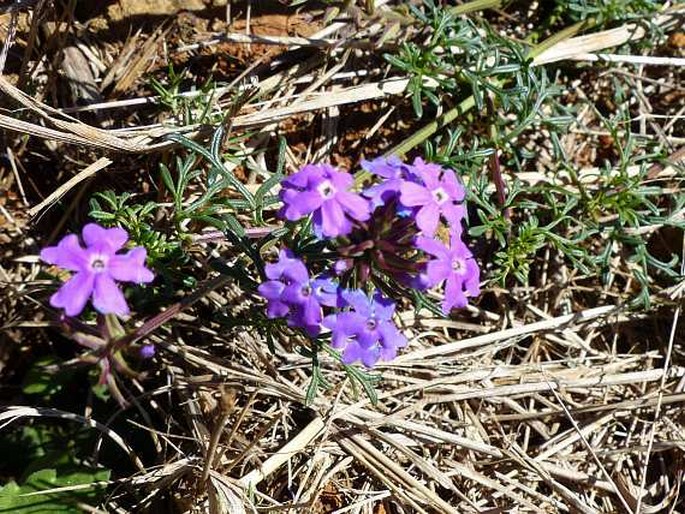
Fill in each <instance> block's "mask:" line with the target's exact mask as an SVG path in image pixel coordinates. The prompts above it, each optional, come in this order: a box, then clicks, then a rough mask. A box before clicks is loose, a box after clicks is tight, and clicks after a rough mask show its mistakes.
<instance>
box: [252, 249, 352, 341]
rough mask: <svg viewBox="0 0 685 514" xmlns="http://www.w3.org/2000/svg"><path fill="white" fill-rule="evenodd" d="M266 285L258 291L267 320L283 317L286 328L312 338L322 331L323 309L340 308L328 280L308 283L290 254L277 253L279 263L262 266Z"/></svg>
mask: <svg viewBox="0 0 685 514" xmlns="http://www.w3.org/2000/svg"><path fill="white" fill-rule="evenodd" d="M264 271H265V274H266V276H267V278H269V279H270V280H267V281H266V282H264V283H262V284H260V285H259V287H258V288H257V290H258V291H259V294H260V295H262V296H263V297H264V298H266V300H267V310H266V313H267V316H268V317H269V318H272V319H273V318H281V317H286V318H287V322H288V325H289V326H292V327H299V328H303V329H305V330H306V331H307V333H308V334H309V335H311V336H316V335H318V334H319V332H320V331H321V321H322V319H323V313H322V307H323V306H327V307H335V306H336V305H338V304H339V298H338V286H337V284H335V283H334V282H333V281H332V280H330V279H328V278H317V279H313V280H312V279H311V278H310V276H309V271H308V270H307V267H306V266H305V264H304V262H302V260H300V259H298V258H296V257H294V256H293V254H292V252H291V251H290V250H287V249H284V250H281V251H280V253H279V260H278V261H277V262H276V263H274V264H267V265H266V266H265V269H264Z"/></svg>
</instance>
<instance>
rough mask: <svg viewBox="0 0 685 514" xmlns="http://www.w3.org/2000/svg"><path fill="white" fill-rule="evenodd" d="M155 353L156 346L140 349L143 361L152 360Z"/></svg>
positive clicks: (150, 345)
mask: <svg viewBox="0 0 685 514" xmlns="http://www.w3.org/2000/svg"><path fill="white" fill-rule="evenodd" d="M155 352H156V350H155V345H154V344H144V345H143V346H141V347H140V357H141V358H142V359H152V357H154V356H155Z"/></svg>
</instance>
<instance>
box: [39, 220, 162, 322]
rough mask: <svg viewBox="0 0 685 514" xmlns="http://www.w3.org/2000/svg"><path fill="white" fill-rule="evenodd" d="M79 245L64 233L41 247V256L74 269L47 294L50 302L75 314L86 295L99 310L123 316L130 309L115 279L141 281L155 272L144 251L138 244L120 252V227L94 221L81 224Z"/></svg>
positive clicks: (124, 238)
mask: <svg viewBox="0 0 685 514" xmlns="http://www.w3.org/2000/svg"><path fill="white" fill-rule="evenodd" d="M81 235H82V239H83V242H84V243H85V248H84V247H83V246H81V243H80V242H79V238H78V236H76V234H70V235H68V236H65V237H64V238H63V239H62V240H61V241H60V242H59V243H58V244H57V246H50V247H47V248H44V249H43V250H42V251H41V252H40V258H41V259H42V260H43V261H45V262H47V263H48V264H54V265H55V266H59V267H60V268H64V269H66V270H69V271H71V272H73V275H72V276H71V278H70V279H69V280H68V281H67V282H65V283H64V284H63V285H62V287H60V288H59V290H58V291H57V292H56V293H55V294H53V295H52V297H51V298H50V305H52V306H53V307H56V308H59V309H64V312H65V313H66V314H67V316H77V315H79V314H80V313H81V311H83V309H84V308H85V306H86V303H87V302H88V300H89V299H92V303H93V307H94V308H95V310H96V311H98V312H99V313H100V314H116V315H119V316H125V315H127V314H128V313H129V308H128V304H127V303H126V298H125V297H124V293H123V292H122V291H121V289H120V288H119V286H118V285H117V283H116V282H115V281H119V282H134V283H136V284H144V283H148V282H152V280H153V279H154V274H153V273H152V271H150V270H149V269H148V268H146V267H145V258H146V257H147V252H146V251H145V248H143V247H140V246H137V247H135V248H132V249H131V250H129V251H128V252H126V253H119V252H120V251H121V250H122V249H123V248H124V245H125V244H126V242H127V241H128V233H127V232H126V231H125V230H124V229H122V228H109V229H107V228H103V227H101V226H100V225H97V224H95V223H89V224H87V225H86V226H85V227H83V232H82V234H81Z"/></svg>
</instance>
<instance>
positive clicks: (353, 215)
mask: <svg viewBox="0 0 685 514" xmlns="http://www.w3.org/2000/svg"><path fill="white" fill-rule="evenodd" d="M353 184H354V179H353V177H352V175H350V174H349V173H343V172H340V171H337V170H336V169H335V168H333V167H332V166H330V165H328V164H308V165H306V166H304V167H303V168H302V169H301V170H300V171H298V172H297V173H295V174H293V175H291V176H290V177H288V178H287V179H285V180H284V181H283V182H282V184H281V185H282V186H283V189H282V190H281V193H280V198H281V200H282V201H283V204H284V207H283V210H282V215H283V216H284V217H285V218H286V219H288V220H290V221H297V220H299V219H301V218H303V217H304V216H306V215H308V214H312V213H313V225H314V233H315V234H316V235H317V237H322V236H326V237H338V236H342V235H345V234H349V233H350V231H351V230H352V220H357V221H365V220H367V219H369V216H370V210H369V203H368V201H366V200H365V199H364V198H362V197H361V196H360V195H358V194H356V193H353V192H351V191H350V189H351V188H352V186H353Z"/></svg>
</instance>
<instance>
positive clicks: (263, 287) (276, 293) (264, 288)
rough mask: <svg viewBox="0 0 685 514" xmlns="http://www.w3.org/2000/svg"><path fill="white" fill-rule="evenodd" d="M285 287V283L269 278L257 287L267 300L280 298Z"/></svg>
mask: <svg viewBox="0 0 685 514" xmlns="http://www.w3.org/2000/svg"><path fill="white" fill-rule="evenodd" d="M284 289H285V284H283V282H279V281H278V280H268V281H266V282H264V283H262V284H259V287H257V291H258V292H259V294H260V295H262V297H264V298H266V299H267V300H280V299H281V294H283V290H284Z"/></svg>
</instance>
